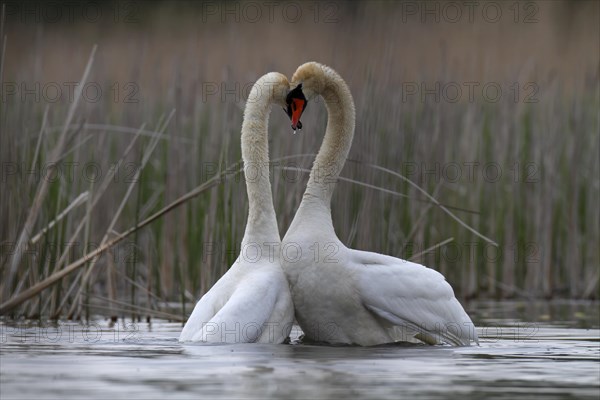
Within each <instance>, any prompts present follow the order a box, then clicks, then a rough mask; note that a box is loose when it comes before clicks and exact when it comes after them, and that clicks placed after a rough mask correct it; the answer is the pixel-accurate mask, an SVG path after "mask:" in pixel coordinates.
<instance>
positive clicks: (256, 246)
mask: <svg viewBox="0 0 600 400" xmlns="http://www.w3.org/2000/svg"><path fill="white" fill-rule="evenodd" d="M288 92H289V82H288V79H287V78H286V77H285V76H284V75H282V74H279V73H276V72H271V73H268V74H266V75H264V76H262V77H261V78H260V79H258V81H256V83H255V84H254V86H253V87H252V89H251V91H250V93H249V96H248V101H247V102H246V108H245V111H244V121H243V123H242V137H241V143H242V159H243V162H244V177H245V179H246V189H247V192H248V203H249V211H248V222H247V225H246V230H245V232H244V237H243V239H242V247H241V249H242V250H241V252H240V255H239V256H238V258H237V260H236V261H235V263H234V264H233V265H232V266H231V268H230V269H229V270H228V271H227V272H226V273H225V275H223V276H222V277H221V278H220V279H219V280H218V281H217V282H216V283H215V284H214V285H213V287H212V288H211V289H210V290H209V291H208V292H207V293H206V294H205V295H204V296H202V298H201V299H200V300H199V301H198V303H197V304H196V306H195V308H194V311H193V312H192V314H191V315H190V317H189V319H188V321H187V323H186V324H185V326H184V327H183V330H182V332H181V335H180V337H179V341H181V342H189V341H192V342H209V343H248V342H258V343H282V342H284V341H285V340H286V339H287V338H288V336H289V333H290V331H291V329H292V324H293V322H294V307H293V304H292V298H291V294H290V290H289V286H288V283H287V280H286V278H285V275H284V273H283V270H282V269H281V264H280V262H279V245H280V243H281V238H280V236H279V230H278V227H277V220H276V218H275V209H274V207H273V197H272V193H271V183H270V181H269V150H268V132H267V131H268V123H269V115H270V113H271V106H272V105H274V104H277V105H281V106H285V100H286V95H287V94H288Z"/></svg>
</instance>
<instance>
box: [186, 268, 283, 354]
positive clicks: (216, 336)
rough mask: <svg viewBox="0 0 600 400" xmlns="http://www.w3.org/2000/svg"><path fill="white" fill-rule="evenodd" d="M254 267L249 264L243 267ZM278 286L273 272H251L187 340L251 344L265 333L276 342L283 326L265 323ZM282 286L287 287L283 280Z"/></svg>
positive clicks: (273, 303)
mask: <svg viewBox="0 0 600 400" xmlns="http://www.w3.org/2000/svg"><path fill="white" fill-rule="evenodd" d="M256 267H257V266H256V265H253V266H248V267H247V268H256ZM283 283H285V282H283ZM281 285H282V282H281V280H280V279H278V276H277V275H276V274H272V273H266V271H253V273H252V274H250V275H247V276H245V279H244V280H243V281H242V282H240V283H239V284H238V285H237V287H236V288H235V290H234V291H233V293H232V294H231V296H230V297H229V299H228V300H227V301H226V303H225V304H224V305H223V306H222V307H221V308H220V309H219V310H218V311H217V312H216V313H215V314H214V316H212V318H210V319H209V320H205V321H206V322H204V323H202V325H201V327H200V329H199V330H197V331H196V333H195V334H194V335H193V336H192V338H191V340H192V341H194V342H210V343H252V342H256V341H258V340H259V338H261V336H262V335H263V334H266V335H268V337H267V340H266V341H269V342H274V341H276V339H275V338H276V337H278V333H280V332H281V330H282V329H285V327H277V326H271V325H270V324H267V323H268V321H269V318H270V317H271V315H272V314H273V311H274V310H275V306H276V303H277V300H278V297H279V296H278V294H279V291H280V290H281ZM285 289H286V290H287V283H286V288H285ZM290 327H291V325H290Z"/></svg>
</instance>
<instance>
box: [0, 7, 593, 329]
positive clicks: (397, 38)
mask: <svg viewBox="0 0 600 400" xmlns="http://www.w3.org/2000/svg"><path fill="white" fill-rule="evenodd" d="M21 4H22V3H7V5H6V8H5V20H4V24H3V27H2V30H3V41H4V42H3V46H4V47H3V50H2V61H1V63H0V64H1V66H2V67H1V70H0V71H1V72H0V77H1V79H2V103H1V107H0V112H1V115H0V117H1V121H0V129H1V134H0V145H1V147H0V154H1V157H2V183H1V184H2V190H1V195H0V213H1V214H0V242H1V245H2V254H1V259H0V268H1V269H0V276H1V279H2V281H1V283H0V289H1V292H2V302H3V305H6V304H8V303H7V302H9V301H10V300H15V298H16V297H17V296H18V295H19V294H23V292H24V291H26V290H27V288H32V287H33V288H36V286H35V285H36V284H39V283H40V282H44V280H45V279H47V278H48V277H52V276H57V275H56V274H57V273H59V271H64V269H65V267H66V266H67V265H69V264H71V263H73V262H75V261H77V260H79V259H80V258H81V257H83V256H84V255H86V254H88V253H89V252H90V251H93V250H95V249H97V248H99V247H101V246H102V245H104V244H106V243H107V242H108V241H110V240H114V239H115V238H117V237H118V235H119V234H120V233H122V232H125V231H127V230H128V229H129V228H131V227H133V226H136V225H137V224H138V223H139V222H141V221H143V220H144V219H145V218H147V217H149V216H150V215H152V214H153V213H155V212H157V211H158V210H160V209H161V208H162V207H165V206H167V205H169V204H170V203H172V202H173V201H175V200H177V199H178V198H180V197H181V196H183V195H185V194H186V193H188V192H190V191H192V190H193V189H194V188H197V187H199V186H201V185H202V184H205V183H206V182H208V184H205V185H204V186H201V187H200V188H199V189H198V190H196V192H195V194H196V196H195V197H194V198H192V199H189V200H186V201H184V202H183V204H182V205H181V206H179V207H177V208H174V209H173V210H172V211H170V212H168V213H166V214H165V215H163V216H161V217H159V218H157V219H156V220H155V221H153V222H151V223H149V224H148V225H146V226H145V227H143V228H141V229H138V230H135V229H134V230H133V231H132V232H133V233H132V234H130V235H129V236H127V238H125V239H124V240H122V241H121V242H120V243H118V244H116V245H115V246H112V247H111V248H110V249H109V250H108V251H107V252H105V253H103V254H102V255H101V256H100V257H98V258H97V259H89V260H86V262H82V263H80V264H81V268H73V271H72V272H69V273H64V276H60V277H59V278H57V279H55V281H53V282H51V284H48V285H47V287H46V288H44V290H41V288H40V290H37V289H36V290H33V291H32V292H30V295H27V296H26V298H23V299H20V300H19V301H17V302H13V303H11V306H10V307H5V308H3V309H2V312H4V313H5V314H7V315H10V316H13V317H17V316H27V317H35V316H42V315H43V316H50V317H54V318H58V317H69V318H81V317H85V316H89V314H90V313H98V312H99V313H100V314H102V315H106V316H111V317H117V316H122V315H133V316H134V317H136V316H137V317H139V316H159V317H166V318H172V319H185V317H186V315H187V314H188V313H189V312H190V311H191V304H192V303H193V302H194V301H195V300H196V299H197V298H199V296H201V295H202V294H203V293H205V292H206V291H207V290H208V289H209V288H210V287H211V286H212V284H213V283H214V282H215V281H216V280H217V279H218V278H219V277H220V276H221V275H222V274H223V273H224V272H225V271H226V270H227V268H228V267H229V266H230V265H231V264H232V263H233V262H234V260H235V258H236V257H237V255H238V253H239V251H240V247H239V246H240V241H241V238H242V235H243V232H244V227H245V220H246V214H247V197H246V193H245V185H244V181H243V179H242V175H240V174H239V173H237V172H238V171H239V164H237V163H238V162H239V161H240V158H241V151H240V141H239V136H240V127H241V122H242V113H243V106H244V100H245V96H247V94H248V92H249V89H250V87H251V85H252V83H253V82H254V80H256V79H257V78H258V77H259V76H260V75H262V74H264V73H266V72H268V71H272V70H274V71H280V72H282V73H285V74H287V75H288V76H291V74H292V73H293V71H294V70H295V68H296V67H297V66H298V65H300V64H301V63H303V62H305V61H309V60H315V61H319V62H322V63H325V64H328V65H330V66H332V67H333V68H335V69H336V70H337V71H338V72H339V73H340V74H341V75H342V76H343V77H344V78H345V79H346V81H347V82H348V83H349V85H350V88H351V90H352V93H353V95H354V97H355V102H356V107H357V129H356V134H355V140H354V145H353V147H352V150H351V153H350V157H349V162H348V163H347V165H346V167H345V169H344V171H343V173H342V176H343V178H344V179H345V180H342V181H341V182H340V184H339V185H338V188H337V191H336V193H335V195H334V199H333V204H334V206H333V210H332V211H333V220H334V225H335V228H336V231H337V233H338V235H339V237H340V239H341V240H342V241H343V242H344V243H346V245H348V246H351V247H354V248H358V249H363V250H371V251H376V252H381V253H385V254H390V255H394V256H397V257H402V258H413V259H415V260H417V261H419V262H421V263H424V264H425V265H428V266H430V267H432V268H435V269H437V270H439V271H440V272H442V273H443V274H445V276H446V278H447V279H448V281H449V282H450V283H451V284H452V285H453V287H454V288H455V291H456V293H457V295H458V296H459V297H461V298H463V299H464V298H507V297H523V298H551V297H561V298H598V296H599V277H600V250H599V246H598V243H599V239H600V234H599V221H600V215H599V207H598V198H599V194H600V193H599V192H600V182H599V176H600V174H599V169H600V166H599V151H600V147H599V146H600V144H599V136H600V135H599V129H600V128H599V124H600V118H599V113H598V110H599V107H600V94H599V90H600V75H599V68H600V59H599V54H598V48H599V45H600V43H599V37H600V32H599V26H598V20H599V19H598V17H599V13H600V11H599V5H598V3H597V2H566V1H565V2H559V1H555V2H537V3H535V2H527V3H519V2H515V3H510V4H509V3H508V2H502V3H499V2H482V3H481V4H482V5H481V6H480V7H481V8H478V9H476V11H475V13H474V14H473V19H472V20H470V19H469V18H468V16H467V14H466V12H467V11H466V10H465V9H463V10H462V12H463V15H462V18H461V19H460V20H458V21H456V22H452V21H448V19H454V17H455V14H448V13H450V11H451V10H449V9H447V8H445V7H447V3H445V2H428V3H427V5H425V3H419V2H408V3H397V2H376V1H369V2H362V3H351V4H346V3H342V2H328V3H311V2H302V3H298V2H296V3H294V2H288V3H281V6H280V8H276V9H275V10H274V12H273V15H272V16H269V14H268V9H267V8H265V6H264V5H262V3H260V2H259V3H256V2H255V3H243V2H242V3H235V2H228V3H222V2H175V3H150V4H145V3H136V2H108V3H102V4H101V5H100V6H98V5H96V7H100V10H101V16H100V17H97V14H94V15H96V17H94V18H90V16H89V15H87V14H85V13H84V12H83V10H84V9H85V4H87V3H85V2H84V3H81V4H83V6H74V5H72V4H71V5H70V6H69V5H59V6H60V7H64V8H62V11H61V13H60V18H58V19H57V18H54V17H53V19H51V18H50V17H48V15H51V16H55V15H57V14H56V13H54V14H51V13H50V12H49V11H48V9H47V8H45V7H49V6H48V5H44V4H45V3H43V2H42V3H29V4H30V5H31V7H32V9H34V10H38V12H39V14H31V13H29V14H28V13H26V12H24V9H23V8H22V7H23V6H21ZM53 4H56V3H53ZM59 4H60V3H59ZM69 4H70V3H69ZM90 4H91V3H90ZM249 4H258V5H259V7H262V9H261V13H262V15H261V16H260V18H258V19H257V14H256V13H252V12H253V11H252V9H250V8H248V7H249V6H248V5H249ZM319 4H320V5H319ZM455 4H456V3H455ZM489 4H492V5H491V6H489V7H500V9H501V11H502V16H501V17H500V18H499V19H498V20H497V21H494V22H490V21H489V18H487V19H486V18H484V15H483V14H482V13H481V12H480V11H481V10H482V9H483V8H485V7H486V6H488V5H489ZM436 5H437V6H436ZM425 6H427V7H431V9H433V10H434V11H433V14H426V15H425V17H424V19H425V21H423V20H422V19H423V16H422V15H421V14H420V13H419V12H420V11H419V10H420V8H421V7H425ZM511 6H512V7H513V8H510V7H511ZM68 7H76V8H75V9H74V13H73V18H71V17H70V16H69V15H70V14H68V13H67V12H68V11H69V9H68ZM223 7H229V8H227V10H229V13H225V14H221V11H222V9H223ZM286 7H287V11H288V12H289V14H288V15H287V17H286V16H284V15H283V14H282V12H281V10H283V9H286ZM289 7H295V8H296V9H297V10H300V13H301V14H300V17H298V15H299V14H297V13H296V14H292V11H293V10H292V9H291V8H289ZM319 7H320V8H319ZM410 7H413V8H410ZM414 7H416V9H417V10H418V11H417V14H413V10H414ZM435 7H438V9H437V10H438V11H436V8H435ZM532 7H533V8H532ZM77 10H80V11H77ZM215 10H216V11H215ZM244 10H245V11H244ZM443 10H445V11H443ZM478 10H479V11H478ZM50 11H51V10H50ZM488 11H489V10H488ZM436 12H437V13H438V14H439V15H438V17H439V22H438V21H436V18H435V13H436ZM444 12H446V13H447V14H444ZM44 13H46V14H44ZM36 15H37V17H36ZM86 15H87V16H86ZM290 15H291V16H294V15H295V16H296V17H294V18H291V17H290ZM490 15H492V14H490ZM487 16H488V17H489V15H487ZM38 17H39V18H38ZM445 17H449V18H445ZM95 46H97V47H95ZM93 49H95V50H93ZM91 54H93V57H90V55H91ZM88 63H89V73H88V75H87V76H85V71H86V66H87V64H88ZM82 76H85V81H86V82H88V84H87V85H86V86H83V85H75V84H74V82H78V81H80V80H82ZM77 88H84V90H83V91H82V92H81V97H80V98H78V97H77V94H78V91H77ZM498 88H499V89H498ZM498 90H500V91H498ZM325 120H326V113H325V110H324V107H323V105H322V104H318V102H317V103H316V104H311V105H309V108H308V110H307V112H306V113H305V116H304V117H303V123H304V126H305V128H304V129H303V131H302V132H301V133H299V134H296V135H292V133H291V130H290V128H289V121H288V120H287V117H286V116H285V115H284V113H283V112H282V111H280V110H278V109H274V111H273V113H272V118H271V128H270V151H271V159H272V160H277V161H274V162H273V168H272V171H273V174H272V182H273V194H274V198H275V208H276V212H277V215H278V221H279V227H280V231H281V233H282V235H283V234H284V233H285V230H286V229H287V226H288V225H289V223H290V222H291V219H292V217H293V215H294V212H295V210H296V207H297V206H298V204H299V202H300V199H301V196H302V193H303V191H304V185H305V183H306V180H307V174H306V173H304V172H303V171H302V169H308V168H310V167H311V164H312V159H313V156H312V155H311V154H314V153H316V152H317V151H318V146H319V144H320V142H321V139H322V135H323V133H324V128H325ZM230 166H232V167H231V168H229V167H230ZM299 169H300V170H299ZM384 169H385V170H384ZM386 170H389V171H392V172H393V173H390V172H389V171H386ZM398 174H401V175H402V176H405V177H406V178H408V179H410V180H411V181H413V182H414V183H416V184H417V185H419V186H420V187H421V188H422V189H424V190H426V191H427V192H428V193H430V194H431V195H433V196H434V197H435V198H436V199H437V200H438V201H439V202H440V203H442V204H444V205H446V206H448V207H452V208H451V211H452V212H453V213H455V214H456V215H457V216H458V217H459V218H460V219H461V220H462V221H464V222H465V223H467V224H469V225H470V226H472V227H473V228H474V229H476V230H477V231H479V232H481V234H483V235H485V236H486V237H488V238H491V239H492V240H493V241H495V242H496V243H497V244H498V246H494V245H492V244H490V243H489V242H487V241H485V240H483V239H482V238H480V237H478V236H476V235H474V234H473V233H472V232H470V231H468V230H467V229H465V228H464V227H462V226H461V225H460V224H458V223H457V222H456V221H455V220H453V219H451V218H450V217H449V216H448V215H447V214H446V213H445V212H443V211H442V210H441V209H440V207H438V206H437V205H434V204H432V203H431V202H429V201H427V199H426V197H424V196H423V195H422V194H421V193H420V192H419V191H418V190H417V189H415V187H414V186H412V185H410V184H408V183H407V182H406V181H405V180H403V179H401V178H400V177H399V176H398ZM211 179H212V180H211ZM38 288H39V287H38Z"/></svg>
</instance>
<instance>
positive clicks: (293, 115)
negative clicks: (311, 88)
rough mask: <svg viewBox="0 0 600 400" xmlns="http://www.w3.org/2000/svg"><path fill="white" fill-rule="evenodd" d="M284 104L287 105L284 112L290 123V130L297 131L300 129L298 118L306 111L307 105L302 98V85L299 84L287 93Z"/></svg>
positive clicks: (300, 123)
mask: <svg viewBox="0 0 600 400" xmlns="http://www.w3.org/2000/svg"><path fill="white" fill-rule="evenodd" d="M285 103H286V104H287V109H286V110H285V112H286V113H287V115H288V117H290V120H291V121H292V129H293V130H294V132H295V131H296V130H297V129H302V122H300V117H302V113H303V112H304V110H306V105H307V104H308V101H307V100H306V97H304V93H302V84H299V85H298V86H296V88H295V89H293V90H292V91H290V92H289V93H288V95H287V97H286V99H285Z"/></svg>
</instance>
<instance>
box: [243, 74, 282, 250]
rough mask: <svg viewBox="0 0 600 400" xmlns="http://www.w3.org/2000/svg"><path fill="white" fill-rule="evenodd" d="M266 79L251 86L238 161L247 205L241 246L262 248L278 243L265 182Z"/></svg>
mask: <svg viewBox="0 0 600 400" xmlns="http://www.w3.org/2000/svg"><path fill="white" fill-rule="evenodd" d="M266 77H268V75H266V76H265V77H263V78H261V79H259V80H258V81H257V82H256V83H255V84H254V86H253V88H252V90H251V92H250V95H249V96H248V101H247V102H246V108H245V111H244V122H243V124H242V138H241V143H242V159H243V161H244V177H245V180H246V190H247V192H248V206H249V210H248V222H247V224H246V232H245V234H244V239H243V241H242V246H249V245H252V246H256V245H258V246H260V247H264V246H269V244H271V245H272V244H273V243H279V242H280V236H279V230H278V227H277V220H276V217H275V208H274V207H273V196H272V193H271V182H270V180H269V142H268V127H269V115H270V113H271V105H272V103H273V98H274V96H273V84H272V82H271V81H269V80H268V78H266Z"/></svg>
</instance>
